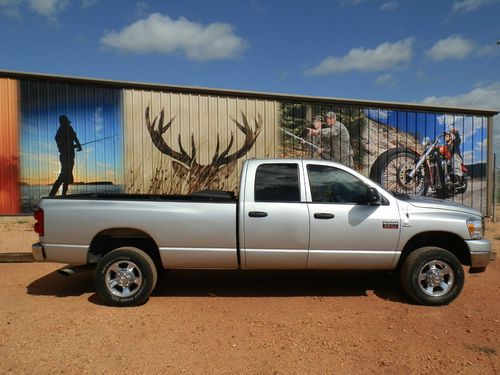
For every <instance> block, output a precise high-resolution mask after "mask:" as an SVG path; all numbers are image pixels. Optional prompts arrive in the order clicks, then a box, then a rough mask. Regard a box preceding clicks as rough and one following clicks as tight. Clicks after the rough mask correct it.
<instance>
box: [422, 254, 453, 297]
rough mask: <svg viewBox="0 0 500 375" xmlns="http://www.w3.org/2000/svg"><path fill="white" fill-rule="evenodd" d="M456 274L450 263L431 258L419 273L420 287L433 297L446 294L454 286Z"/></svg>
mask: <svg viewBox="0 0 500 375" xmlns="http://www.w3.org/2000/svg"><path fill="white" fill-rule="evenodd" d="M454 281H455V274H454V273H453V270H452V269H451V267H450V265H449V264H448V263H446V262H444V261H442V260H431V261H430V262H427V263H425V264H424V265H423V267H422V268H421V269H420V271H419V273H418V285H419V286H420V289H421V290H422V291H423V292H424V293H425V294H427V295H428V296H431V297H440V296H443V295H445V294H446V293H448V292H449V291H450V289H451V288H452V287H453V283H454Z"/></svg>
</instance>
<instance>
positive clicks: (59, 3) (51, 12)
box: [28, 0, 68, 18]
mask: <svg viewBox="0 0 500 375" xmlns="http://www.w3.org/2000/svg"><path fill="white" fill-rule="evenodd" d="M28 3H29V5H30V7H31V9H33V10H34V11H35V12H36V13H38V14H39V15H41V16H45V17H49V18H54V17H56V16H57V14H58V13H59V12H60V11H62V10H63V9H64V8H66V6H67V5H68V2H67V1H66V0H28Z"/></svg>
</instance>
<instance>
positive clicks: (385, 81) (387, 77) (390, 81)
mask: <svg viewBox="0 0 500 375" xmlns="http://www.w3.org/2000/svg"><path fill="white" fill-rule="evenodd" d="M374 83H375V85H377V86H383V85H386V86H394V84H395V83H396V82H395V80H394V78H393V76H392V74H391V73H385V74H382V75H380V76H378V77H377V78H376V79H375V82H374Z"/></svg>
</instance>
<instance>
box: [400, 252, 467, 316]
mask: <svg viewBox="0 0 500 375" xmlns="http://www.w3.org/2000/svg"><path fill="white" fill-rule="evenodd" d="M401 284H402V286H403V289H404V290H405V291H406V293H408V295H409V296H410V297H411V298H412V299H414V300H415V301H416V302H418V303H419V304H421V305H427V306H441V305H447V304H449V303H450V302H451V301H453V300H454V299H455V298H457V297H458V295H459V294H460V292H461V290H462V288H463V286H464V270H463V267H462V264H461V263H460V261H459V260H458V258H457V257H456V256H455V255H453V254H452V253H450V252H449V251H447V250H444V249H441V248H439V247H434V246H428V247H422V248H420V249H417V250H415V251H414V252H412V253H411V254H410V255H408V257H407V258H406V259H405V261H404V263H403V266H402V268H401Z"/></svg>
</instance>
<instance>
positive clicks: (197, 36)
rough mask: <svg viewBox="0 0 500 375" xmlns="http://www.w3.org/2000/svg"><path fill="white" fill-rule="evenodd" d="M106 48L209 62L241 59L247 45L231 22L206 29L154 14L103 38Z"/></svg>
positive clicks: (214, 24)
mask: <svg viewBox="0 0 500 375" xmlns="http://www.w3.org/2000/svg"><path fill="white" fill-rule="evenodd" d="M101 43H102V44H104V45H105V46H108V47H111V48H114V49H117V50H120V51H125V52H132V53H165V54H168V53H174V52H176V51H182V52H184V54H185V55H186V57H187V58H188V59H191V60H197V61H208V60H217V59H227V58H232V57H235V56H238V55H239V54H240V53H241V52H242V51H243V50H244V49H245V48H246V45H247V44H246V42H245V41H244V40H243V39H241V38H239V37H238V36H236V35H235V34H234V33H233V29H232V26H231V25H229V24H227V23H211V24H209V25H207V26H204V25H202V24H200V23H196V22H191V21H189V20H187V19H186V18H184V17H180V18H179V19H177V20H172V19H171V18H169V17H168V16H163V15H161V14H159V13H154V14H151V15H150V16H149V17H148V18H146V19H141V20H139V21H136V22H134V23H132V24H131V25H129V26H127V27H125V28H124V29H123V30H121V31H120V32H116V31H112V32H110V33H108V34H106V35H104V36H103V37H102V38H101Z"/></svg>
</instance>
